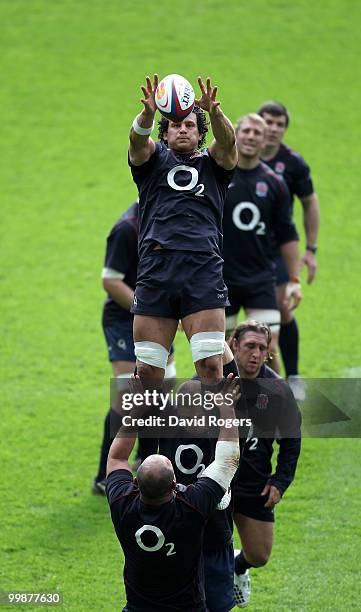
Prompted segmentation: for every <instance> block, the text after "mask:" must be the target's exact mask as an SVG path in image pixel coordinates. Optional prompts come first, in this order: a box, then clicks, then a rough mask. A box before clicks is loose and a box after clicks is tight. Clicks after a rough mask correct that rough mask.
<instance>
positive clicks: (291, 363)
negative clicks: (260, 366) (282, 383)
mask: <svg viewBox="0 0 361 612" xmlns="http://www.w3.org/2000/svg"><path fill="white" fill-rule="evenodd" d="M279 346H280V349H281V354H282V359H283V363H284V366H285V370H286V376H297V374H298V326H297V321H296V319H292V321H291V322H290V323H287V324H286V325H281V330H280V337H279Z"/></svg>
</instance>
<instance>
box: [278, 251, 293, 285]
mask: <svg viewBox="0 0 361 612" xmlns="http://www.w3.org/2000/svg"><path fill="white" fill-rule="evenodd" d="M275 264H276V284H277V285H285V284H286V283H288V281H289V280H290V277H289V276H288V272H287V268H286V264H285V262H284V261H283V258H282V257H277V259H276V260H275Z"/></svg>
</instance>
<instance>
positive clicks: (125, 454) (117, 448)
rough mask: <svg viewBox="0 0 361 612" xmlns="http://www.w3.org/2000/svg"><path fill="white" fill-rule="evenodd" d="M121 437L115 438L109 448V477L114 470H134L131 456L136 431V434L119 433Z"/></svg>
mask: <svg viewBox="0 0 361 612" xmlns="http://www.w3.org/2000/svg"><path fill="white" fill-rule="evenodd" d="M119 435H120V437H119V438H114V440H113V442H112V445H111V447H110V450H109V455H108V462H107V477H108V476H109V474H110V472H114V470H128V471H129V472H131V471H132V468H131V467H130V465H129V457H130V454H131V452H132V450H133V447H134V443H135V439H136V433H135V432H134V434H131V433H127V434H123V435H122V434H119Z"/></svg>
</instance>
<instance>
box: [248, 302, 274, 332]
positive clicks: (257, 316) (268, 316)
mask: <svg viewBox="0 0 361 612" xmlns="http://www.w3.org/2000/svg"><path fill="white" fill-rule="evenodd" d="M247 317H248V318H249V319H254V320H255V321H259V322H260V323H266V325H268V326H269V327H270V328H271V331H273V332H278V331H279V330H280V325H281V313H280V311H279V310H274V309H271V308H269V309H265V310H261V309H260V308H247Z"/></svg>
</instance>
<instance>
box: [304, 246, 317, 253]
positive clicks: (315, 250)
mask: <svg viewBox="0 0 361 612" xmlns="http://www.w3.org/2000/svg"><path fill="white" fill-rule="evenodd" d="M306 251H311V253H313V254H314V255H316V253H317V244H315V245H314V246H312V245H311V244H308V245H307V246H306Z"/></svg>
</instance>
